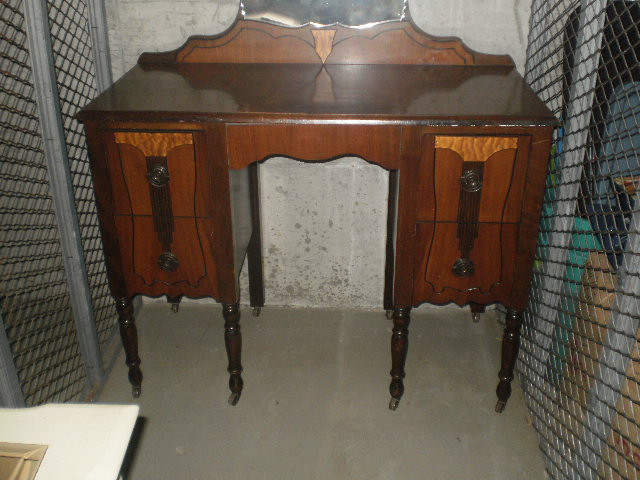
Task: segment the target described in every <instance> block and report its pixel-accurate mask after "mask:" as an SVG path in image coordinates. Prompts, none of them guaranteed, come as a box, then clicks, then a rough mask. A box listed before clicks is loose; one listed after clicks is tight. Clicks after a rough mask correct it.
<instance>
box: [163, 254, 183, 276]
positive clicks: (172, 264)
mask: <svg viewBox="0 0 640 480" xmlns="http://www.w3.org/2000/svg"><path fill="white" fill-rule="evenodd" d="M158 266H159V267H160V268H161V269H162V270H164V271H165V272H175V271H176V270H177V269H178V267H179V266H180V261H179V260H178V257H176V256H175V255H174V254H173V253H171V252H164V253H161V254H160V256H159V257H158Z"/></svg>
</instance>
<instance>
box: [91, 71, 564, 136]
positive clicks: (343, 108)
mask: <svg viewBox="0 0 640 480" xmlns="http://www.w3.org/2000/svg"><path fill="white" fill-rule="evenodd" d="M151 87H152V88H151ZM98 115H99V116H100V117H101V118H102V119H108V118H117V119H124V118H126V119H144V120H150V119H154V118H155V119H161V120H164V121H168V120H177V119H179V120H183V121H184V120H189V119H191V120H202V119H221V120H224V121H226V122H234V121H237V122H242V121H252V122H255V121H265V122H283V121H287V120H288V119H289V120H295V121H302V120H313V121H323V120H359V121H367V120H371V121H381V122H410V123H418V124H420V125H460V124H462V125H469V124H481V125H503V124H505V123H506V124H508V125H555V123H556V119H555V117H554V116H553V115H552V114H551V112H550V111H549V110H548V109H547V108H546V107H545V106H544V104H543V103H542V102H540V100H539V99H538V98H537V97H536V95H535V94H534V93H533V91H532V90H531V88H530V87H529V86H528V85H527V84H526V82H525V81H524V79H523V78H522V77H521V76H520V74H519V73H518V72H517V71H516V70H515V68H513V67H511V66H501V65H500V66H440V65H438V66H422V65H316V64H280V65H274V64H223V65H220V64H213V65H212V64H177V65H176V64H173V65H161V64H159V65H144V66H141V65H137V66H136V67H134V68H133V69H132V70H130V71H129V72H128V73H127V74H125V75H124V76H123V77H122V78H121V79H120V80H118V81H117V82H116V83H115V84H114V85H113V86H112V87H111V88H109V89H108V90H107V91H106V92H104V93H103V94H102V95H100V96H99V97H98V98H96V99H95V100H94V101H92V102H91V103H90V104H89V105H87V106H86V107H85V108H84V109H83V113H82V116H83V118H86V119H90V118H96V116H98Z"/></svg>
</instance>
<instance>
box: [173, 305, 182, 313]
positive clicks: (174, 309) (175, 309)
mask: <svg viewBox="0 0 640 480" xmlns="http://www.w3.org/2000/svg"><path fill="white" fill-rule="evenodd" d="M178 310H180V304H179V303H172V304H171V311H172V312H173V313H178Z"/></svg>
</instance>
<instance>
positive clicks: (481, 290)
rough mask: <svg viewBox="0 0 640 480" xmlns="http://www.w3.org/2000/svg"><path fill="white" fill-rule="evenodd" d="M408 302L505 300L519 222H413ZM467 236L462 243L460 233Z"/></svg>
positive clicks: (511, 277)
mask: <svg viewBox="0 0 640 480" xmlns="http://www.w3.org/2000/svg"><path fill="white" fill-rule="evenodd" d="M416 233H417V236H416V250H415V265H416V267H415V277H414V293H413V303H414V305H415V304H418V303H421V302H424V301H428V302H433V303H448V302H455V303H457V304H459V305H464V304H466V303H468V302H476V303H491V302H496V301H501V302H504V301H506V300H507V299H508V295H509V294H510V291H511V285H512V283H513V279H514V275H515V268H516V266H515V262H514V259H515V258H516V248H517V239H518V226H517V225H514V224H500V223H478V224H469V225H460V224H456V223H449V222H425V223H419V224H417V226H416ZM463 235H466V236H467V237H468V238H469V239H471V240H467V243H463V239H462V238H461V236H463Z"/></svg>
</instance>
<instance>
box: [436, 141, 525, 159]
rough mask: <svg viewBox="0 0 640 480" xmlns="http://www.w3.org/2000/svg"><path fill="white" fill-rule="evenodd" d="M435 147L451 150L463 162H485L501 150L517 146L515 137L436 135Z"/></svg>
mask: <svg viewBox="0 0 640 480" xmlns="http://www.w3.org/2000/svg"><path fill="white" fill-rule="evenodd" d="M436 148H446V149H449V150H453V151H454V152H456V153H457V154H458V155H460V156H461V157H462V158H464V161H465V162H486V161H487V160H488V159H489V157H491V155H493V154H494V153H496V152H499V151H501V150H507V149H510V148H513V149H516V148H518V138H517V137H444V136H438V137H436Z"/></svg>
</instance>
